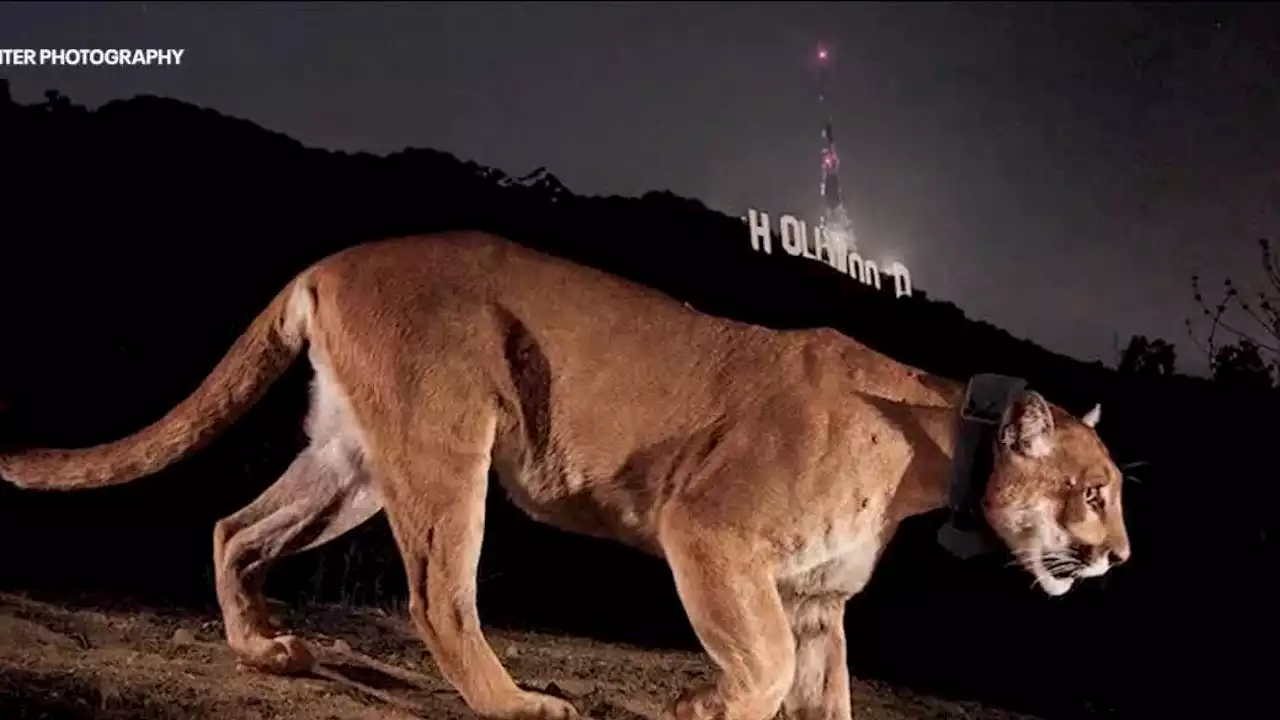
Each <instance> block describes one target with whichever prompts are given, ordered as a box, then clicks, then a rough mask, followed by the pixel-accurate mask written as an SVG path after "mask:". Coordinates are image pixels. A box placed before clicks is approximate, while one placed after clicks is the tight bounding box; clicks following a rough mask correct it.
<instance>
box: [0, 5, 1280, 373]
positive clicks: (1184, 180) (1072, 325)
mask: <svg viewBox="0 0 1280 720" xmlns="http://www.w3.org/2000/svg"><path fill="white" fill-rule="evenodd" d="M1278 15H1280V13H1277V12H1276V10H1275V8H1274V6H1272V7H1268V6H1266V5H1264V4H1261V3H1259V4H1257V5H1233V4H1229V3H1214V4H1208V5H1200V6H1197V5H1191V4H1186V5H1183V4H1177V5H1169V6H1134V5H1129V4H1125V3H1088V4H1080V5H1047V4H1043V5H1032V4H1028V5H1022V6H1017V5H988V4H977V3H973V4H970V3H963V4H938V5H929V4H917V3H905V4H900V5H898V4H892V5H871V4H843V3H840V4H837V3H819V4H804V3H787V4H781V3H779V4H741V5H739V4H734V3H708V4H690V5H686V4H681V3H661V4H658V3H654V4H645V3H635V4H622V3H614V4H599V5H591V4H586V3H582V4H567V3H566V4H526V5H517V4H493V5H486V4H480V3H469V4H465V5H464V4H458V5H450V4H430V5H427V4H423V5H382V6H377V5H374V4H370V5H352V6H339V5H319V6H318V5H291V4H264V5H260V6H255V5H251V4H236V5H229V4H228V5H201V6H182V5H175V4H151V5H147V4H118V5H105V4H104V5H101V6H93V5H89V6H84V5H81V6H76V5H71V4H66V5H64V4H57V3H49V4H45V5H37V4H35V3H31V4H18V3H13V4H7V5H0V47H9V48H13V47H29V48H41V47H68V48H70V47H87V48H95V47H96V48H108V47H143V48H147V47H153V48H185V49H186V54H185V56H184V57H183V62H182V65H181V67H178V68H148V69H120V68H49V67H45V68H14V67H10V68H0V74H3V75H4V76H7V77H8V78H9V79H10V80H11V81H12V83H13V87H14V93H15V95H16V97H17V99H19V100H20V101H23V102H30V101H34V100H38V99H40V97H41V94H42V93H43V91H44V90H45V89H47V88H57V89H59V90H61V91H63V92H64V93H67V94H68V95H70V96H71V97H72V98H73V99H74V100H75V101H77V102H79V103H83V104H87V105H89V106H91V107H96V106H97V105H99V104H101V103H103V102H104V101H107V100H111V99H115V98H124V97H130V96H132V95H135V94H140V93H150V94H159V95H166V96H171V97H175V98H178V99H181V100H186V101H189V102H193V103H196V104H199V105H204V106H208V107H212V108H215V109H217V110H219V111H221V112H224V113H227V114H230V115H233V116H239V117H243V118H246V119H249V120H252V121H254V122H257V123H259V124H261V125H263V126H265V127H267V128H270V129H273V130H278V131H281V132H285V133H287V134H289V135H291V136H293V137H295V138H297V139H299V140H301V141H302V142H304V143H306V144H308V145H314V146H320V147H325V148H332V149H341V150H369V151H374V152H387V151H394V150H399V149H401V148H403V147H405V146H418V147H431V148H437V149H441V150H446V151H448V152H451V153H454V154H455V155H458V156H459V157H461V158H464V159H473V160H476V161H477V162H480V163H483V164H486V165H493V166H496V167H499V168H501V169H503V170H505V171H506V172H508V173H511V174H516V175H520V174H524V173H527V172H528V171H530V170H532V169H534V168H535V167H537V166H540V165H542V166H546V167H547V168H549V169H550V170H551V171H552V172H554V173H555V174H556V175H557V176H558V177H560V179H561V180H562V181H564V182H565V183H566V184H567V185H568V186H569V187H570V188H571V189H573V190H574V191H576V192H580V193H587V194H612V193H618V194H626V195H636V194H640V193H643V192H645V191H648V190H654V189H670V190H672V191H674V192H676V193H678V194H681V195H686V196H691V197H696V198H699V199H701V200H702V201H704V202H705V203H707V204H708V205H710V206H712V207H714V208H717V209H721V210H724V211H726V212H729V213H732V214H734V215H740V214H743V213H745V211H746V209H747V208H748V207H752V206H754V207H757V208H760V209H764V210H766V211H769V212H770V214H771V215H774V216H775V217H776V214H777V213H781V212H793V213H796V214H799V215H802V216H806V218H807V219H813V218H816V214H817V209H818V149H819V142H820V138H819V126H820V117H819V113H818V110H817V106H816V96H815V89H816V83H815V76H814V73H813V65H812V62H813V51H814V49H815V47H816V46H817V44H818V43H819V42H824V43H826V44H827V45H828V46H829V47H830V48H831V50H832V56H833V59H834V62H835V67H834V74H833V84H832V93H833V95H834V96H835V97H834V102H835V105H836V114H835V122H836V138H837V141H838V144H839V149H840V152H841V158H842V161H843V163H844V165H843V168H842V178H841V179H842V181H843V184H844V187H845V193H846V198H845V199H846V204H847V205H848V207H849V210H850V212H851V214H852V216H853V220H854V224H855V229H856V231H857V233H858V237H859V241H860V244H861V246H862V248H863V250H864V254H865V255H868V256H870V257H871V258H873V259H881V260H889V259H901V260H903V261H905V262H906V263H907V265H908V266H909V267H910V268H911V269H912V274H913V278H914V281H915V284H916V285H917V286H918V287H921V288H923V289H925V290H927V291H929V292H930V293H931V294H932V295H934V296H938V297H942V298H946V299H949V300H953V301H954V302H956V303H957V304H958V305H960V306H961V307H962V308H964V309H965V310H966V311H967V312H968V313H969V314H970V315H971V316H974V317H979V318H983V319H987V320H990V321H992V322H994V323H996V324H998V325H1000V326H1002V327H1004V328H1006V329H1008V330H1009V331H1011V332H1013V333H1015V334H1018V335H1023V336H1027V337H1030V338H1031V339H1033V340H1036V341H1037V342H1039V343H1041V344H1043V345H1045V346H1046V347H1049V348H1051V349H1054V350H1058V351H1061V352H1066V353H1068V354H1071V355H1074V356H1077V357H1080V358H1082V359H1094V358H1100V359H1103V360H1104V361H1106V362H1107V363H1108V364H1111V363H1112V362H1113V361H1114V359H1115V352H1114V350H1113V347H1114V343H1115V338H1116V337H1117V336H1118V337H1119V339H1120V341H1121V342H1123V341H1124V340H1126V339H1127V338H1128V336H1129V335H1130V334H1131V333H1145V334H1149V335H1157V336H1162V337H1165V338H1166V339H1169V340H1172V341H1174V342H1175V343H1176V344H1177V345H1178V347H1179V350H1180V355H1181V357H1180V358H1179V364H1180V366H1181V367H1183V368H1186V369H1196V368H1197V367H1198V366H1200V365H1202V363H1199V362H1196V352H1195V351H1194V348H1193V347H1192V346H1191V345H1190V343H1189V341H1188V340H1187V338H1186V334H1185V330H1184V328H1183V320H1184V318H1186V317H1188V316H1193V315H1195V314H1196V312H1197V310H1196V308H1195V306H1194V304H1193V302H1192V300H1191V289H1190V281H1189V278H1190V276H1191V275H1192V274H1193V273H1197V272H1198V273H1200V274H1201V275H1202V276H1204V277H1205V278H1206V280H1207V281H1208V282H1209V283H1210V284H1211V285H1215V286H1216V284H1217V283H1219V282H1220V281H1221V279H1222V278H1223V277H1225V276H1226V275H1233V276H1235V277H1236V278H1237V279H1239V280H1242V281H1245V282H1251V283H1256V282H1261V275H1260V271H1259V270H1258V263H1257V254H1256V253H1257V250H1256V243H1255V241H1256V239H1257V238H1258V237H1261V236H1270V237H1277V236H1280V232H1278V231H1280V202H1277V201H1280V21H1278V20H1277V16H1278ZM607 230H608V229H607V228H602V232H607ZM746 241H747V238H746V235H745V232H744V237H743V242H744V243H745V242H746ZM778 302H787V298H786V297H778Z"/></svg>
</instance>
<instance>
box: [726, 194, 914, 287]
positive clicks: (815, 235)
mask: <svg viewBox="0 0 1280 720" xmlns="http://www.w3.org/2000/svg"><path fill="white" fill-rule="evenodd" d="M742 220H743V221H744V222H745V223H746V224H747V228H748V229H749V230H750V231H751V249H752V250H755V251H757V252H763V253H765V254H766V255H771V254H773V232H772V230H771V229H770V227H769V214H768V213H763V212H760V211H758V210H756V209H755V208H752V209H751V210H749V211H748V212H747V217H745V218H742ZM778 230H779V232H778V235H779V236H780V237H781V239H782V250H783V251H784V252H786V253H787V254H788V255H791V256H794V257H802V258H806V259H808V260H815V261H817V262H821V263H826V264H827V265H829V266H831V267H833V268H835V269H836V270H839V271H840V272H842V273H845V274H847V275H848V276H849V277H852V278H853V279H855V280H857V281H858V282H861V283H862V284H863V285H868V286H871V287H874V288H875V289H877V290H879V289H880V275H881V273H882V272H883V273H884V274H885V275H888V276H889V277H891V278H893V296H894V297H899V298H900V297H911V272H910V271H908V270H907V266H906V265H903V264H902V263H900V262H896V261H895V262H891V263H889V264H888V265H887V266H886V267H885V268H884V269H883V270H881V268H880V265H878V264H877V263H876V262H875V261H874V260H868V259H866V258H864V257H862V256H861V255H859V254H858V252H857V251H856V250H847V249H846V248H844V247H843V246H842V245H841V243H839V242H837V241H836V239H835V238H832V237H830V236H829V235H828V233H827V232H826V230H824V229H823V228H820V227H815V228H813V232H809V228H808V227H807V226H806V225H805V222H804V221H803V220H797V219H796V218H795V216H793V215H783V216H782V217H781V218H779V219H778Z"/></svg>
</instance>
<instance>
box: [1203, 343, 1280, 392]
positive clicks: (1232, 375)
mask: <svg viewBox="0 0 1280 720" xmlns="http://www.w3.org/2000/svg"><path fill="white" fill-rule="evenodd" d="M1272 371H1273V368H1272V366H1269V365H1267V362H1266V360H1264V359H1263V358H1262V350H1261V349H1260V348H1259V347H1258V346H1257V344H1255V343H1254V342H1253V341H1252V340H1250V339H1248V338H1244V339H1242V340H1240V341H1239V342H1236V343H1233V344H1231V345H1224V346H1223V347H1220V348H1218V352H1217V353H1216V354H1215V355H1214V357H1213V379H1214V380H1217V381H1218V382H1220V383H1222V384H1224V385H1228V386H1231V387H1234V388H1238V389H1241V390H1270V389H1271V388H1272V387H1275V382H1274V379H1273V378H1272Z"/></svg>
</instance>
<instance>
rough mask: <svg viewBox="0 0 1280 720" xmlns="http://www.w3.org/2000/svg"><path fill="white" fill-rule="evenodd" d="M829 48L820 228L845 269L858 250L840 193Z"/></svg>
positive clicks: (822, 61) (823, 71)
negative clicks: (830, 98)
mask: <svg viewBox="0 0 1280 720" xmlns="http://www.w3.org/2000/svg"><path fill="white" fill-rule="evenodd" d="M829 55H830V54H829V53H828V52H827V48H825V47H823V46H819V47H818V104H819V106H821V108H822V113H823V122H822V183H821V184H820V185H819V186H818V187H819V192H820V193H821V195H822V214H821V216H820V219H819V222H818V227H820V228H822V230H823V231H825V232H826V235H827V238H828V240H829V241H830V243H831V251H832V254H833V255H834V256H835V258H836V264H837V266H838V267H839V268H840V269H841V270H844V269H845V268H846V264H847V262H848V260H847V258H848V254H849V253H850V252H852V251H855V250H857V249H858V241H857V239H856V238H855V237H854V235H853V224H852V223H851V222H849V213H848V211H846V210H845V209H844V196H843V195H842V194H841V192H840V178H839V177H838V175H837V173H838V172H839V171H840V156H839V155H837V154H836V138H835V134H834V133H833V132H832V130H831V124H832V123H831V106H830V104H829V103H828V100H827V67H828V65H829V60H830V57H829Z"/></svg>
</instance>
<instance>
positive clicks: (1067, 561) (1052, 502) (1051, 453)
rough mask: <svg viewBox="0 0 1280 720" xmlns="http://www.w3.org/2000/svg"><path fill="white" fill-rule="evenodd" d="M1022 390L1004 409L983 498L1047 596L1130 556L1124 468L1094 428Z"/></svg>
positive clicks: (1093, 414) (1088, 420)
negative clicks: (1123, 492) (1123, 498)
mask: <svg viewBox="0 0 1280 720" xmlns="http://www.w3.org/2000/svg"><path fill="white" fill-rule="evenodd" d="M1100 414H1101V408H1100V407H1094V409H1093V410H1091V411H1089V412H1088V413H1087V414H1085V416H1084V417H1083V418H1079V419H1077V418H1075V417H1072V416H1071V415H1069V414H1068V413H1066V412H1064V411H1062V410H1061V409H1059V408H1056V407H1053V406H1051V405H1049V403H1048V402H1046V401H1045V399H1044V398H1043V397H1041V396H1040V395H1039V394H1037V393H1035V392H1031V391H1027V392H1024V393H1023V394H1022V396H1021V397H1020V398H1019V399H1018V401H1017V402H1015V403H1014V404H1013V405H1012V406H1011V407H1010V408H1009V410H1008V411H1007V412H1006V413H1005V416H1004V419H1003V421H1002V423H1001V425H1000V429H999V432H998V434H997V437H996V455H995V463H994V468H993V470H992V475H991V480H990V483H989V484H988V487H987V492H986V496H985V498H984V511H985V513H986V517H987V522H988V523H990V525H991V527H992V528H993V529H994V530H995V531H996V534H997V535H999V536H1000V538H1001V539H1002V540H1003V541H1004V542H1005V543H1006V544H1007V545H1008V546H1009V548H1010V549H1011V550H1012V551H1013V553H1014V555H1015V557H1016V558H1017V561H1018V563H1019V564H1020V565H1021V566H1022V567H1023V568H1024V569H1026V570H1027V571H1028V572H1030V573H1031V574H1032V576H1034V577H1035V580H1036V583H1037V584H1038V585H1039V586H1040V588H1041V589H1042V590H1044V591H1045V592H1046V593H1048V594H1049V595H1062V594H1063V593H1065V592H1067V591H1068V590H1070V589H1071V587H1072V586H1073V585H1074V584H1075V582H1076V581H1077V580H1081V579H1084V578H1092V577H1099V576H1101V575H1103V574H1105V573H1106V572H1107V571H1108V570H1110V569H1111V568H1113V567H1115V566H1116V565H1119V564H1120V563H1122V562H1124V561H1125V560H1128V559H1129V553H1130V551H1129V536H1128V533H1127V532H1126V530H1125V523H1124V512H1123V508H1122V506H1121V502H1120V494H1121V492H1120V491H1121V487H1120V486H1121V483H1122V482H1123V477H1124V476H1123V474H1122V473H1121V472H1120V469H1119V468H1118V467H1116V464H1115V462H1113V461H1112V459H1111V455H1110V453H1109V452H1108V451H1107V448H1106V446H1104V445H1103V444H1102V441H1101V440H1100V439H1099V438H1098V434H1097V433H1096V432H1095V431H1094V427H1095V426H1096V425H1097V424H1098V419H1099V417H1100Z"/></svg>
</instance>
